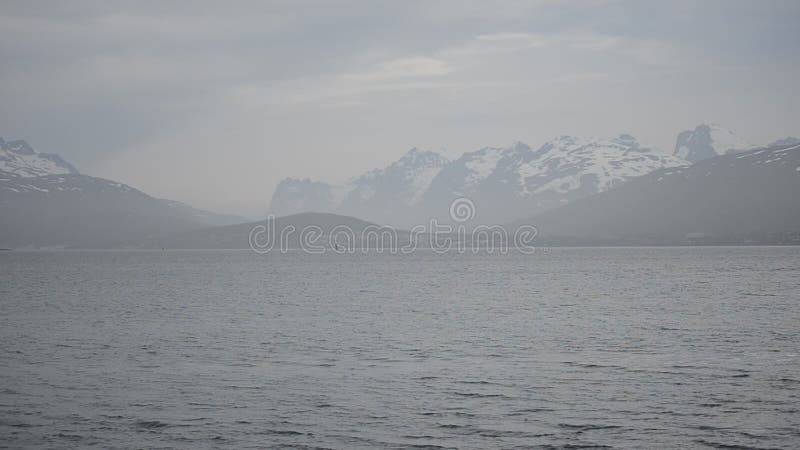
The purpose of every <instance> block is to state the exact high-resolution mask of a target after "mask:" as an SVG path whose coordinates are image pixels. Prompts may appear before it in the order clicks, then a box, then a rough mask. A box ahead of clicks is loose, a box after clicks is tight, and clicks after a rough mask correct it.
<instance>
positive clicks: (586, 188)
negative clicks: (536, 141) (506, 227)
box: [516, 134, 686, 196]
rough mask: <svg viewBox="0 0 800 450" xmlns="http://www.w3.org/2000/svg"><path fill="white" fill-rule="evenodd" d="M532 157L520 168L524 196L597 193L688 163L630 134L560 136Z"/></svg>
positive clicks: (518, 168)
mask: <svg viewBox="0 0 800 450" xmlns="http://www.w3.org/2000/svg"><path fill="white" fill-rule="evenodd" d="M531 156H532V157H531V158H528V159H527V160H525V161H524V162H521V163H520V164H519V166H518V167H517V168H516V171H517V173H518V174H519V182H520V186H521V193H522V195H523V196H533V195H536V194H543V193H551V194H570V193H572V192H574V194H575V195H577V196H583V195H588V194H595V193H598V192H603V191H607V190H609V189H611V188H612V187H614V186H616V185H618V184H621V183H623V182H625V181H627V180H629V179H631V178H635V177H638V176H642V175H645V174H648V173H650V172H652V171H654V170H657V169H661V168H664V167H675V166H682V165H685V164H686V161H684V160H682V159H680V158H676V157H673V156H670V155H667V154H665V153H662V152H659V151H658V150H655V149H653V148H650V147H644V146H641V145H640V144H639V142H638V141H637V140H636V138H634V137H633V136H631V135H629V134H621V135H619V136H617V137H616V138H612V139H595V138H581V137H573V136H559V137H557V138H555V139H553V140H552V141H549V142H547V143H545V144H544V145H542V146H541V147H540V148H539V149H538V150H537V151H535V152H532V154H531ZM570 196H571V195H570Z"/></svg>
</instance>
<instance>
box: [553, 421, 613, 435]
mask: <svg viewBox="0 0 800 450" xmlns="http://www.w3.org/2000/svg"><path fill="white" fill-rule="evenodd" d="M558 426H559V427H561V428H566V429H568V430H575V431H576V432H578V433H582V432H584V431H593V430H611V429H615V428H622V427H621V426H619V425H595V424H572V423H560V424H558Z"/></svg>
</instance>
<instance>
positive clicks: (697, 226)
mask: <svg viewBox="0 0 800 450" xmlns="http://www.w3.org/2000/svg"><path fill="white" fill-rule="evenodd" d="M798 192H800V145H794V146H783V147H772V148H764V149H757V150H750V151H747V152H743V153H738V154H729V155H723V156H717V157H714V158H711V159H707V160H703V161H700V162H698V163H696V164H694V165H691V166H685V167H678V168H669V169H662V170H659V171H656V172H653V173H651V174H649V175H645V176H643V177H639V178H637V179H634V180H631V181H629V182H628V183H626V184H624V185H622V186H620V187H618V188H615V189H613V190H611V191H608V192H605V193H601V194H598V195H595V196H592V197H589V198H585V199H582V200H578V201H576V202H573V203H571V204H569V205H566V206H564V207H562V208H559V209H556V210H552V211H548V212H545V213H542V214H539V215H537V216H534V217H533V218H532V219H529V220H527V221H525V222H526V223H530V224H533V225H535V226H536V227H538V229H539V234H540V236H541V237H542V238H543V239H544V240H547V239H551V240H556V241H559V240H561V241H563V242H568V243H586V242H595V243H669V244H685V243H687V242H688V240H689V239H694V240H696V239H701V240H705V241H708V242H719V243H741V242H747V241H748V240H757V241H759V242H772V241H771V240H775V239H777V241H776V242H782V241H781V239H785V236H787V235H793V234H795V233H796V234H798V235H800V202H798V201H797V193H798ZM776 236H777V237H776Z"/></svg>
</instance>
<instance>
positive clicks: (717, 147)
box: [674, 124, 756, 163]
mask: <svg viewBox="0 0 800 450" xmlns="http://www.w3.org/2000/svg"><path fill="white" fill-rule="evenodd" d="M754 148H756V146H755V145H753V144H750V143H749V142H747V141H745V140H744V139H742V138H740V137H738V136H736V135H735V134H733V132H732V131H730V130H728V129H727V128H724V127H722V126H720V125H717V124H701V125H698V126H697V127H696V128H695V129H694V130H686V131H682V132H681V133H680V134H678V139H677V141H676V142H675V152H674V155H675V156H677V157H679V158H682V159H685V160H687V161H689V162H691V163H695V162H697V161H702V160H704V159H708V158H713V157H714V156H719V155H726V154H728V153H738V152H743V151H747V150H752V149H754Z"/></svg>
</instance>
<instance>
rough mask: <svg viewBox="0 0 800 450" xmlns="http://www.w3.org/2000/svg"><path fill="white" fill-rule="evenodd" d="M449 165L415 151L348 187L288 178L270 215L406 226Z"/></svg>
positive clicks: (275, 197) (431, 154)
mask: <svg viewBox="0 0 800 450" xmlns="http://www.w3.org/2000/svg"><path fill="white" fill-rule="evenodd" d="M447 162H448V161H447V159H445V158H444V157H443V156H441V155H439V154H438V153H435V152H431V151H426V150H419V149H416V148H414V149H411V150H410V151H409V152H408V153H406V154H405V155H404V156H403V157H402V158H400V159H399V160H397V161H395V162H393V163H392V164H390V165H389V166H387V167H385V168H383V169H375V170H371V171H369V172H366V173H365V174H363V175H361V176H358V177H355V178H352V179H351V180H350V181H348V182H347V183H346V184H345V185H344V186H333V185H330V184H327V183H323V182H319V181H311V180H308V179H304V180H300V179H294V178H287V179H284V180H283V181H281V182H280V183H279V184H278V186H277V188H276V189H275V193H274V194H273V196H272V202H271V206H270V211H271V212H272V213H274V214H276V215H287V214H296V213H299V212H308V211H321V212H336V213H340V214H346V215H352V216H359V217H367V218H368V219H369V220H372V221H375V222H380V223H398V222H403V221H404V220H405V219H406V218H407V217H408V215H409V214H410V213H412V212H413V210H414V209H416V206H417V205H418V204H419V202H420V200H421V199H422V196H423V194H424V193H425V192H426V191H427V189H428V187H429V185H430V184H431V182H432V180H433V179H434V178H435V177H436V175H437V174H438V173H439V172H440V171H441V170H442V168H443V167H444V166H445V165H446V164H447Z"/></svg>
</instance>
